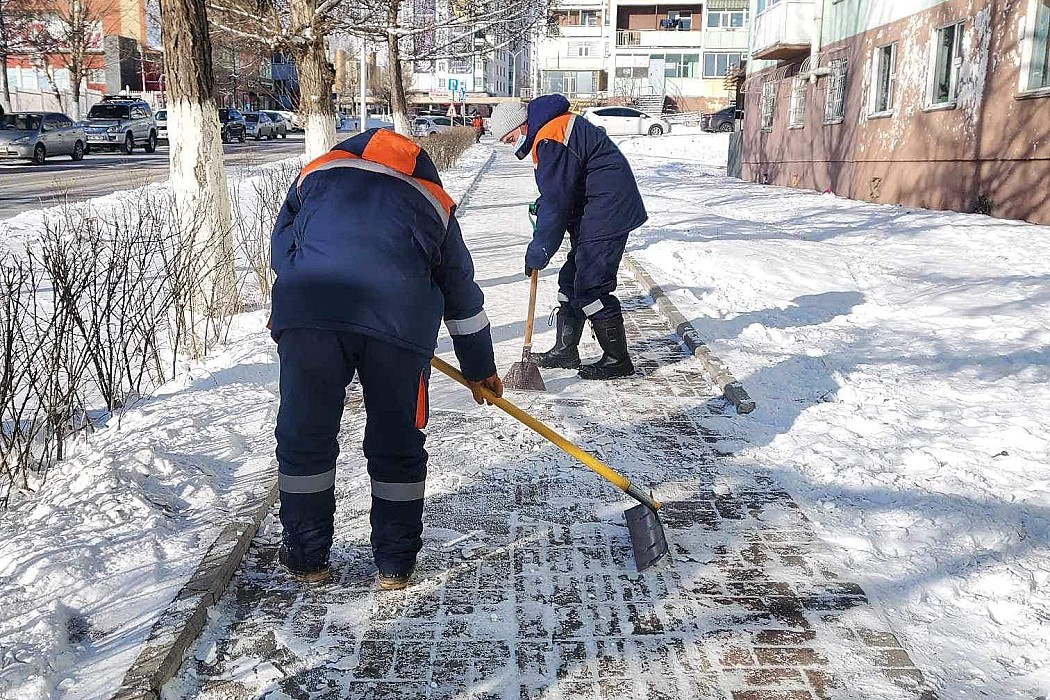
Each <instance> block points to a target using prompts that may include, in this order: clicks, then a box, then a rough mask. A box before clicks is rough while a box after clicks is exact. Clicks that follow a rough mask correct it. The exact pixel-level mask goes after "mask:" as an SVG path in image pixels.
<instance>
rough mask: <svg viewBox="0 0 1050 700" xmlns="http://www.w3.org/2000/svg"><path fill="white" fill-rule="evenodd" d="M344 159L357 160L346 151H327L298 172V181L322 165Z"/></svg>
mask: <svg viewBox="0 0 1050 700" xmlns="http://www.w3.org/2000/svg"><path fill="white" fill-rule="evenodd" d="M346 158H357V156H355V155H354V154H353V153H348V152H346V151H329V152H328V153H325V154H324V155H323V156H318V157H317V158H314V159H313V160H311V161H310V162H309V163H307V164H306V166H305V167H304V168H303V169H302V170H300V171H299V180H300V181H302V179H303V178H304V177H306V176H307V175H309V174H310V173H312V172H313V171H315V170H317V169H318V168H320V167H321V166H322V165H326V164H328V163H331V162H332V161H335V160H343V159H346Z"/></svg>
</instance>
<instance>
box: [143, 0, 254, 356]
mask: <svg viewBox="0 0 1050 700" xmlns="http://www.w3.org/2000/svg"><path fill="white" fill-rule="evenodd" d="M160 8H161V32H162V35H163V37H164V57H165V61H166V63H167V68H168V72H167V91H168V122H169V127H168V131H169V134H170V143H171V149H170V152H169V156H168V157H169V165H170V180H169V182H170V185H171V189H172V193H173V195H174V198H175V207H176V209H177V211H178V214H177V218H178V222H177V223H178V225H179V227H180V234H181V236H182V251H181V255H182V261H183V262H182V264H183V266H184V268H185V270H184V271H185V273H186V274H185V279H186V280H187V284H188V285H189V289H188V291H187V295H188V301H189V303H188V304H187V307H186V309H187V313H188V314H189V315H190V318H189V319H182V321H183V326H182V327H183V328H184V329H185V330H186V331H187V337H186V338H185V339H184V340H185V343H186V346H187V348H188V350H189V352H190V354H191V355H192V356H194V357H200V356H203V355H204V354H205V353H206V352H207V351H208V349H209V347H210V346H211V345H212V344H213V343H214V342H216V341H217V340H218V338H219V337H220V334H221V333H222V332H223V331H224V330H225V326H226V322H227V321H228V319H229V317H230V315H231V314H232V313H233V312H235V311H236V310H237V308H238V307H239V304H238V299H237V290H236V280H235V277H234V268H233V238H232V226H231V215H230V194H229V190H228V188H227V182H226V167H225V164H224V162H223V152H222V140H221V135H220V126H219V112H218V105H217V104H216V101H215V95H214V92H213V90H214V80H213V76H212V52H211V38H210V36H209V34H208V15H207V10H206V5H205V0H160Z"/></svg>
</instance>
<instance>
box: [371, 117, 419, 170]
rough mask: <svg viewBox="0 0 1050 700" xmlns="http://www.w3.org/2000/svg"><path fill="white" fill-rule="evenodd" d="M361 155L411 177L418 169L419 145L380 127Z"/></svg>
mask: <svg viewBox="0 0 1050 700" xmlns="http://www.w3.org/2000/svg"><path fill="white" fill-rule="evenodd" d="M361 157H362V158H364V159H365V160H370V161H372V162H373V163H382V164H383V165H386V166H389V167H391V168H393V169H394V170H396V171H398V172H399V173H404V174H405V175H408V176H409V177H411V176H412V173H414V172H415V171H416V158H418V157H419V146H417V145H416V144H414V143H412V142H411V141H409V140H408V139H406V138H405V137H404V136H399V135H398V134H395V133H394V132H392V131H387V130H385V129H380V130H379V131H377V132H375V133H374V134H372V138H371V139H369V141H368V145H366V146H365V150H364V151H362V152H361Z"/></svg>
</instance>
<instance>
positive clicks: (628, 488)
mask: <svg viewBox="0 0 1050 700" xmlns="http://www.w3.org/2000/svg"><path fill="white" fill-rule="evenodd" d="M430 364H431V365H432V366H433V367H434V369H436V370H438V371H439V372H441V373H443V374H447V375H448V376H449V377H451V378H452V379H455V380H456V381H457V382H459V383H460V384H462V385H463V386H465V387H467V388H468V389H469V388H470V385H469V384H468V383H467V380H466V378H465V377H464V376H463V375H462V374H461V373H460V372H459V370H457V369H456V368H455V367H453V366H452V365H450V364H449V363H447V362H445V361H444V360H442V359H441V358H439V357H435V358H434V359H432V360H431V361H430ZM481 394H482V396H484V397H485V400H486V401H488V402H490V403H492V404H493V405H494V406H497V407H499V408H500V409H502V410H503V411H505V412H506V413H509V414H510V415H511V416H513V417H514V418H516V419H517V420H519V421H521V422H522V423H524V424H525V425H527V426H528V427H529V428H532V429H533V430H535V431H536V432H537V433H539V434H540V435H542V436H543V437H544V438H546V439H547V440H549V441H550V442H552V443H553V444H555V445H557V446H558V447H559V448H561V449H562V451H564V452H565V453H566V454H568V455H569V456H570V457H574V458H575V459H578V460H579V461H581V462H583V464H584V465H585V466H587V467H588V468H590V469H591V470H592V471H594V472H595V473H597V474H598V475H599V476H600V477H602V478H603V479H605V480H606V481H608V482H609V483H611V484H613V485H614V486H616V487H617V488H619V489H620V490H622V491H624V492H626V493H627V494H628V495H629V496H631V497H632V498H634V499H635V500H637V501H639V502H640V503H642V504H643V505H646V506H648V507H649V508H652V509H653V510H656V509H658V508H659V507H660V503H659V502H658V501H655V500H653V499H652V498H651V497H649V496H647V495H646V494H645V493H644V492H643V491H641V490H640V489H639V488H638V487H637V486H634V485H633V484H632V483H631V481H630V479H628V478H627V477H625V476H624V475H623V474H621V473H620V472H618V471H616V470H615V469H613V468H612V467H610V466H609V465H607V464H605V463H604V462H602V461H601V460H599V459H597V458H595V457H593V456H591V455H589V454H588V453H586V452H584V451H583V450H581V449H580V448H579V447H577V446H576V445H574V444H573V443H571V442H569V441H568V440H567V439H566V438H564V437H562V436H561V435H559V434H558V433H556V432H555V431H554V430H552V429H551V428H549V427H548V426H547V425H546V424H544V423H542V422H541V421H539V420H537V419H536V418H533V417H532V416H531V415H529V414H528V413H526V412H525V411H523V410H521V409H520V408H518V407H517V406H515V405H514V404H512V403H511V402H510V401H507V400H506V399H504V398H496V396H495V395H494V394H493V393H492V392H490V391H489V390H488V389H485V388H482V390H481Z"/></svg>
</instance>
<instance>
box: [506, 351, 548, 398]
mask: <svg viewBox="0 0 1050 700" xmlns="http://www.w3.org/2000/svg"><path fill="white" fill-rule="evenodd" d="M503 386H505V387H506V388H508V389H519V390H521V391H547V386H546V385H545V384H544V383H543V377H541V376H540V368H539V365H537V364H536V363H535V362H533V361H532V358H528V356H526V357H523V358H522V360H521V362H515V363H514V364H512V365H511V366H510V369H509V370H507V376H505V377H504V378H503Z"/></svg>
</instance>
